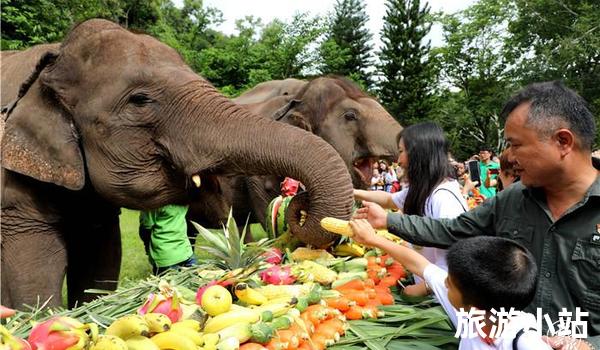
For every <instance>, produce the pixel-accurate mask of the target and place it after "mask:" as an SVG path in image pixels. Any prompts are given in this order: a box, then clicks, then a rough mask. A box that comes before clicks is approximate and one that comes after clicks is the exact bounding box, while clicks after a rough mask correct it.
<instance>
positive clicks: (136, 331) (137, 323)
mask: <svg viewBox="0 0 600 350" xmlns="http://www.w3.org/2000/svg"><path fill="white" fill-rule="evenodd" d="M149 333H150V329H148V324H146V320H145V319H144V318H143V317H142V316H140V315H126V316H123V317H121V318H119V319H117V320H116V321H115V322H113V323H112V324H111V325H110V326H108V328H107V329H106V332H105V334H107V335H115V336H117V337H119V338H121V339H125V340H126V339H127V338H131V337H133V336H135V335H142V336H147V335H148V334H149Z"/></svg>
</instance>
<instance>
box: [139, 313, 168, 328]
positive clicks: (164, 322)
mask: <svg viewBox="0 0 600 350" xmlns="http://www.w3.org/2000/svg"><path fill="white" fill-rule="evenodd" d="M144 320H146V323H147V324H148V329H149V330H150V333H161V332H164V331H168V330H169V329H171V319H170V318H169V316H167V315H164V314H159V313H155V312H150V313H147V314H145V315H144Z"/></svg>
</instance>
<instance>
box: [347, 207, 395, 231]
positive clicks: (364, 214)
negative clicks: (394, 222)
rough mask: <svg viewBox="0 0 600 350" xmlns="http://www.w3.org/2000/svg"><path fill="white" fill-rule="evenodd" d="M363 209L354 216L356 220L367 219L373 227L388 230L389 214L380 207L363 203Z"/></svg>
mask: <svg viewBox="0 0 600 350" xmlns="http://www.w3.org/2000/svg"><path fill="white" fill-rule="evenodd" d="M362 204H363V207H362V208H360V209H358V210H357V211H356V213H355V214H354V216H353V218H354V219H367V220H368V221H369V223H370V224H371V226H373V227H374V228H376V229H385V228H387V212H386V211H385V210H384V209H383V208H382V207H380V206H379V205H377V204H375V203H373V202H368V201H363V202H362Z"/></svg>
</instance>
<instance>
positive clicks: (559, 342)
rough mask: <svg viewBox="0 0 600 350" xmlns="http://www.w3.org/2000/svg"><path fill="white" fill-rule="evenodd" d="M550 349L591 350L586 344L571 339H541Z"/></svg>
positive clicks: (557, 337)
mask: <svg viewBox="0 0 600 350" xmlns="http://www.w3.org/2000/svg"><path fill="white" fill-rule="evenodd" d="M542 340H543V341H545V342H546V343H548V345H550V347H551V348H552V349H556V350H591V348H590V347H589V345H588V343H587V342H585V341H582V340H581V339H577V338H571V337H560V336H556V337H542Z"/></svg>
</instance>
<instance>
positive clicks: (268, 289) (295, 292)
mask: <svg viewBox="0 0 600 350" xmlns="http://www.w3.org/2000/svg"><path fill="white" fill-rule="evenodd" d="M312 287H313V286H312V285H310V284H290V285H285V284H282V285H275V284H267V285H265V286H262V287H258V288H256V290H257V291H259V292H260V293H261V294H262V295H264V296H265V297H267V299H269V301H270V300H275V299H284V298H287V299H290V298H292V297H300V296H303V295H307V294H308V293H309V292H310V290H311V288H312Z"/></svg>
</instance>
